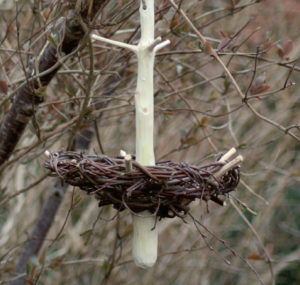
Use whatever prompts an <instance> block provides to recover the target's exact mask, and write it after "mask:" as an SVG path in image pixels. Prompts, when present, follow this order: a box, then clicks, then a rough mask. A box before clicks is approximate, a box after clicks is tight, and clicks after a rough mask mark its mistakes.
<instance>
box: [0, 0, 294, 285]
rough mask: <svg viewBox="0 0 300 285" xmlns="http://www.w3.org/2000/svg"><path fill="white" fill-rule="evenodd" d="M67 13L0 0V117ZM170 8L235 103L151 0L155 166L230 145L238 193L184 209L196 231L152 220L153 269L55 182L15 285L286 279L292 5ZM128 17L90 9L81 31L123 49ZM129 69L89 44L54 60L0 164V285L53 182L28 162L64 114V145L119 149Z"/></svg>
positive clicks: (127, 108) (36, 0)
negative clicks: (21, 283) (157, 41)
mask: <svg viewBox="0 0 300 285" xmlns="http://www.w3.org/2000/svg"><path fill="white" fill-rule="evenodd" d="M74 2H76V1H56V0H53V1H46V0H45V1H42V0H31V1H22V0H20V1H5V0H1V1H0V13H1V17H0V43H1V44H0V66H1V69H0V108H1V111H0V122H1V121H3V120H4V117H5V114H6V113H7V112H8V110H9V108H10V106H11V103H12V100H13V98H14V96H15V94H16V90H17V88H18V87H19V86H20V85H21V84H22V83H23V82H24V80H26V77H27V76H28V74H26V68H27V67H28V66H30V65H31V64H32V63H33V62H36V61H37V60H38V58H39V55H40V53H41V51H42V49H43V46H44V45H45V44H46V43H47V41H48V42H49V41H50V42H51V40H53V37H55V35H56V33H57V29H58V28H59V27H60V26H59V25H60V23H61V22H60V19H64V18H61V17H64V16H66V14H67V13H68V11H69V10H70V9H72V8H73V4H75V3H74ZM85 2H86V1H85ZM87 2H89V1H87ZM83 3H84V1H83ZM176 3H177V4H178V5H180V7H181V8H182V9H183V11H184V12H185V13H186V15H187V16H188V17H189V19H190V20H191V21H192V22H193V24H194V25H195V26H196V28H197V29H198V30H199V31H200V32H201V33H202V34H203V35H204V36H205V37H206V39H207V40H208V41H209V42H210V43H211V45H212V48H214V49H215V50H216V51H217V52H218V54H219V56H220V57H221V59H222V61H223V62H224V64H225V65H226V66H227V68H228V69H229V70H230V72H231V73H232V75H233V76H234V78H235V79H236V81H237V83H238V84H239V86H240V88H241V90H242V91H243V93H244V94H246V100H242V98H241V97H240V96H239V94H238V93H237V91H236V89H235V88H234V86H233V84H232V82H231V81H230V79H229V78H228V77H227V75H226V73H225V72H224V69H223V68H222V67H221V66H220V64H219V63H218V62H217V61H216V60H215V59H214V58H212V57H211V56H210V55H209V54H207V52H206V50H205V47H203V46H202V45H201V43H200V42H199V39H198V38H197V36H196V34H195V33H194V32H193V30H192V29H191V28H190V26H189V25H188V24H187V23H186V22H185V21H184V19H183V18H182V16H181V15H180V14H179V13H177V11H176V9H174V8H173V7H172V6H171V4H170V2H169V1H167V0H157V1H155V11H156V26H155V28H156V35H157V36H158V35H160V36H161V37H162V38H163V39H170V41H171V44H170V45H169V46H167V47H166V48H164V49H163V50H161V51H160V52H159V53H158V55H157V57H156V65H155V79H154V82H155V154H156V159H157V160H173V161H175V162H186V163H189V164H193V165H201V164H203V163H205V162H209V161H213V160H214V159H215V155H217V154H218V153H220V152H224V151H227V150H228V149H230V148H231V147H235V148H237V149H238V152H239V153H241V154H242V155H243V156H244V162H243V164H242V168H241V182H240V185H239V187H238V188H237V189H236V191H234V192H232V193H230V196H229V197H228V200H227V206H226V207H220V206H217V205H214V204H212V203H208V205H206V203H203V202H202V203H200V202H195V203H194V204H193V206H192V210H191V213H192V215H193V216H194V217H195V218H196V219H198V220H199V221H200V223H201V225H202V226H200V225H197V226H196V225H195V224H194V223H193V221H192V220H191V219H190V218H186V221H187V223H184V222H183V221H182V220H180V219H178V218H177V219H166V220H163V221H162V222H161V224H160V231H159V258H158V260H157V263H156V264H155V266H154V267H153V268H151V269H147V270H143V269H140V268H137V267H136V266H135V264H134V262H133V260H132V255H131V244H132V225H131V217H130V214H129V212H128V211H123V212H121V213H119V215H117V212H116V210H114V209H112V207H110V206H107V207H104V208H101V209H100V208H98V205H97V201H96V200H94V198H93V197H92V196H87V195H86V194H85V193H84V192H81V191H80V190H79V189H77V188H75V189H73V187H68V188H67V189H65V190H66V192H64V193H63V194H62V197H63V199H62V203H61V205H60V207H59V209H58V211H57V213H56V215H55V219H54V222H53V224H52V226H51V228H50V231H49V233H48V234H47V236H46V239H45V240H44V241H43V244H42V245H41V248H40V250H39V254H38V255H37V256H36V257H33V258H31V259H30V262H29V264H28V265H27V267H26V272H27V279H28V280H29V281H30V282H31V283H29V284H137V283H139V284H191V285H193V284H201V285H206V284H218V285H219V284H220V285H222V284H224V285H225V284H261V283H262V282H263V283H264V284H299V283H300V270H299V266H300V264H299V262H300V248H299V244H300V207H299V203H300V192H299V189H300V188H299V181H300V152H299V151H300V144H299V141H300V133H299V130H300V112H299V110H300V109H299V107H300V99H299V98H300V97H299V94H298V93H299V87H298V81H299V79H300V78H299V71H300V65H299V62H298V58H299V55H300V42H299V41H300V40H299V39H300V37H299V33H300V32H299V26H300V1H297V0H286V1H280V0H272V1H271V0H265V1H255V0H244V1H243V0H241V1H234V0H233V1H229V0H214V1H208V0H207V1H205V0H202V1H197V0H189V1H185V0H183V1H176ZM138 8H139V1H118V0H110V1H106V5H105V6H104V7H103V9H102V11H101V13H100V16H99V17H98V18H97V20H96V21H95V23H93V25H92V26H91V27H90V28H91V29H92V28H93V29H94V30H95V31H96V32H97V33H99V34H101V35H103V36H105V37H108V38H111V39H115V40H119V41H124V42H128V43H132V44H136V43H137V42H138V40H139V36H140V31H139V14H138ZM56 23H58V25H55V24H56ZM136 63H137V60H136V57H135V56H134V55H133V54H131V53H130V52H129V51H126V50H124V49H119V48H117V47H112V46H109V45H106V44H102V43H99V42H93V43H92V47H91V46H89V45H88V44H86V45H85V46H84V47H82V48H80V49H79V50H77V51H76V52H75V53H74V54H73V56H71V57H70V58H69V59H68V60H66V61H64V63H63V65H62V67H61V68H60V70H59V71H58V73H57V74H56V76H55V77H54V78H53V80H52V81H51V83H50V84H49V86H48V88H47V90H46V92H45V94H44V95H43V96H44V101H43V102H42V103H41V104H40V105H39V106H38V110H37V112H36V114H35V116H34V119H33V120H32V121H30V122H29V124H28V126H27V128H26V130H25V132H24V134H23V136H22V138H21V140H20V141H19V143H18V145H17V147H16V149H15V151H14V153H13V155H12V156H11V158H10V160H8V162H6V164H5V165H4V168H2V169H1V170H2V174H1V183H0V264H1V265H0V284H7V283H9V282H10V281H11V280H12V279H13V277H14V276H15V275H14V272H15V270H16V266H17V264H18V262H19V260H20V256H21V254H22V252H23V250H24V248H26V246H27V245H28V239H29V238H28V237H29V234H30V232H31V231H32V228H34V227H35V226H36V225H37V221H38V220H39V219H41V217H42V219H43V218H44V216H41V213H42V209H43V207H45V203H47V201H48V196H49V193H50V192H51V191H53V188H54V185H55V183H56V187H58V188H60V187H61V188H64V187H65V186H61V184H60V183H59V182H57V181H56V178H53V177H49V176H48V175H47V174H48V172H47V171H46V169H45V168H44V167H43V162H44V161H45V159H46V158H45V156H44V151H45V150H46V149H48V150H50V151H58V150H65V149H66V148H67V145H68V144H69V143H70V140H71V137H72V136H73V137H74V130H75V129H74V128H73V126H74V124H75V125H76V120H77V119H76V116H77V115H79V114H81V115H82V116H83V117H84V120H83V121H82V123H81V124H80V128H79V129H76V131H77V136H76V148H77V149H86V146H87V145H88V148H87V149H86V150H85V152H86V153H91V154H94V153H98V154H101V153H105V154H107V155H109V156H116V155H119V152H120V150H121V149H123V150H125V151H127V152H129V153H134V152H135V113H134V92H135V85H136V68H137V65H136ZM91 67H93V72H91V71H90V70H91ZM84 102H86V103H88V104H87V105H85V103H84ZM74 118H75V119H74ZM72 120H73V121H72ZM70 122H71V123H70ZM68 123H70V124H68ZM78 134H79V135H78ZM0 140H1V138H0ZM81 140H83V141H85V142H82V141H81ZM87 141H88V142H89V144H87V143H86V142H87ZM82 145H84V146H82ZM81 146H82V147H81ZM65 188H66V187H65ZM46 215H47V214H46ZM41 224H43V223H41ZM208 244H209V245H210V247H211V248H209V247H208ZM229 263H230V264H229Z"/></svg>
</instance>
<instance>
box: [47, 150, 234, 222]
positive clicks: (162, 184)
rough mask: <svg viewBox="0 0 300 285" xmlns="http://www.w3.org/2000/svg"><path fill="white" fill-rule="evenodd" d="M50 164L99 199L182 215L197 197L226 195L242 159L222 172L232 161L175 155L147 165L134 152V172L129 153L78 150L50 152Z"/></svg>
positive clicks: (162, 214) (133, 209) (218, 200)
mask: <svg viewBox="0 0 300 285" xmlns="http://www.w3.org/2000/svg"><path fill="white" fill-rule="evenodd" d="M47 157H48V160H47V161H46V162H45V163H44V166H45V167H46V168H48V169H50V170H51V171H52V172H53V174H54V175H56V176H58V177H60V178H61V179H62V181H64V182H66V183H68V184H71V185H73V186H78V187H79V188H80V189H81V190H83V191H85V192H87V193H88V194H89V195H94V196H95V198H96V199H97V200H99V207H102V206H105V205H110V204H112V205H113V206H114V208H116V209H117V210H120V211H122V210H124V209H125V208H127V209H129V210H130V211H131V212H134V213H139V212H141V211H144V210H148V211H150V212H151V213H153V215H155V216H158V217H162V218H164V217H168V218H172V217H175V216H179V217H182V216H184V215H185V214H187V213H188V211H189V207H188V205H189V204H190V203H191V202H192V201H194V200H195V199H199V200H204V201H209V200H212V201H213V202H216V203H218V204H220V205H224V202H223V199H222V198H220V196H221V197H224V195H225V196H226V194H227V193H229V192H231V191H233V190H234V189H235V188H236V187H237V185H238V183H239V180H240V170H239V168H240V167H239V165H234V166H233V168H231V169H229V170H228V171H226V172H225V173H224V174H222V176H220V177H218V175H216V174H218V173H220V170H221V169H223V168H224V166H225V165H226V161H225V162H224V161H215V162H212V163H209V164H206V165H203V166H191V165H188V164H186V163H175V162H172V161H162V162H157V163H156V165H155V166H147V167H146V166H142V165H140V164H139V163H138V162H136V161H135V160H134V158H133V160H132V167H131V170H130V172H128V167H127V168H126V166H125V159H124V157H116V158H110V157H108V156H105V155H84V154H82V153H76V152H69V151H68V152H67V151H60V152H54V153H51V152H47Z"/></svg>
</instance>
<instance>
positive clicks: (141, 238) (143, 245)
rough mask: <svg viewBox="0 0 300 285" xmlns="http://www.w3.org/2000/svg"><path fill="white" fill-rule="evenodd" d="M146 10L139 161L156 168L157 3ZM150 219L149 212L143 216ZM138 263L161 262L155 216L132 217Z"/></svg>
mask: <svg viewBox="0 0 300 285" xmlns="http://www.w3.org/2000/svg"><path fill="white" fill-rule="evenodd" d="M144 3H145V4H146V9H144V7H143V3H142V1H141V0H140V22H141V39H140V42H139V44H138V50H137V57H138V78H137V89H136V94H135V107H136V160H137V161H138V162H139V163H141V164H142V165H154V164H155V157H154V138H153V136H154V108H153V105H154V102H153V101H154V99H153V68H154V56H155V51H154V48H153V47H152V48H151V45H152V44H153V42H154V1H153V0H145V1H144ZM140 214H141V215H145V216H149V215H150V212H149V211H144V212H142V213H140ZM132 219H133V246H132V252H133V257H134V260H135V263H136V265H137V266H139V267H142V268H147V267H151V266H153V265H154V263H155V261H156V259H157V244H158V229H157V227H158V226H157V225H156V227H155V229H153V227H154V224H155V217H145V218H143V217H139V216H135V215H133V216H132Z"/></svg>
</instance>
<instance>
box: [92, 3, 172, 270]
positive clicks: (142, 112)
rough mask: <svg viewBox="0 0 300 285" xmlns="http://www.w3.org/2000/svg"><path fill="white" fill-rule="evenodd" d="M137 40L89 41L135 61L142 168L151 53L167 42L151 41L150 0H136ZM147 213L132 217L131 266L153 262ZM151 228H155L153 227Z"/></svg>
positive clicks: (149, 128)
mask: <svg viewBox="0 0 300 285" xmlns="http://www.w3.org/2000/svg"><path fill="white" fill-rule="evenodd" d="M140 23H141V39H140V42H139V44H138V45H137V46H134V45H128V44H124V43H119V42H117V41H114V40H110V39H106V38H103V37H101V36H97V35H92V38H93V39H96V40H100V41H102V42H106V43H109V44H113V45H117V46H120V47H122V48H127V49H129V50H131V51H133V52H135V53H136V55H137V58H138V78H137V88H136V94H135V108H136V160H137V161H138V162H139V163H141V164H142V165H147V166H149V165H155V157H154V138H153V135H154V106H153V105H154V96H153V69H154V57H155V53H156V52H157V51H158V50H160V49H161V48H163V47H165V46H166V45H168V44H169V43H170V41H169V40H167V41H164V42H161V39H160V38H157V39H154V0H140ZM150 215H151V213H150V212H149V211H143V212H142V213H139V216H137V215H133V216H132V220H133V245H132V252H133V257H134V260H135V263H136V265H137V266H139V267H142V268H147V267H151V266H153V265H154V263H155V261H156V259H157V244H158V225H156V226H155V217H153V216H150ZM154 226H155V228H154Z"/></svg>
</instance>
